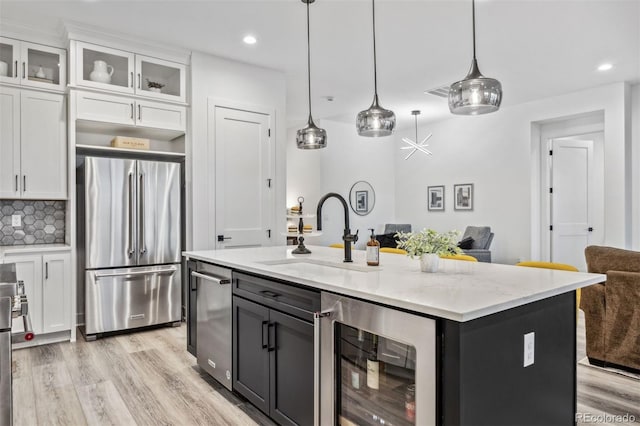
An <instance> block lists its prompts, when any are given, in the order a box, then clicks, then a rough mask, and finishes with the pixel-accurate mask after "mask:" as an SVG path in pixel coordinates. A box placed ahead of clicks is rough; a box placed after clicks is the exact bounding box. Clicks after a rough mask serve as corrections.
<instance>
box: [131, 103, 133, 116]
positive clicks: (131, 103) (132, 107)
mask: <svg viewBox="0 0 640 426" xmlns="http://www.w3.org/2000/svg"><path fill="white" fill-rule="evenodd" d="M131 119H132V120H133V102H132V103H131Z"/></svg>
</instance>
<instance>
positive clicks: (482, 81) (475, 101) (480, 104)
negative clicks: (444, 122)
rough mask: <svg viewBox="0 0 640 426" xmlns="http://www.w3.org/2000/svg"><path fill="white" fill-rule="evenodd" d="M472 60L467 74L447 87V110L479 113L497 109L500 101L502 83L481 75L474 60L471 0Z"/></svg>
mask: <svg viewBox="0 0 640 426" xmlns="http://www.w3.org/2000/svg"><path fill="white" fill-rule="evenodd" d="M471 17H472V18H471V22H472V31H473V60H472V61H471V68H470V69H469V72H468V73H467V76H466V77H465V78H464V79H462V80H460V81H457V82H455V83H453V84H452V85H451V87H450V88H449V111H451V112H452V113H453V114H457V115H479V114H487V113H490V112H494V111H497V110H498V109H499V108H500V102H502V84H500V82H499V81H498V80H496V79H494V78H488V77H485V76H483V75H482V73H481V72H480V69H479V68H478V61H477V60H476V3H475V0H471Z"/></svg>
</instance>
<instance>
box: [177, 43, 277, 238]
mask: <svg viewBox="0 0 640 426" xmlns="http://www.w3.org/2000/svg"><path fill="white" fill-rule="evenodd" d="M212 99H217V100H227V101H229V102H230V103H232V104H234V105H238V104H241V105H246V106H247V107H248V108H250V107H251V106H260V107H269V108H273V109H275V111H276V113H275V114H276V116H275V117H274V118H275V123H276V125H275V129H272V137H274V138H275V143H276V159H275V165H276V170H275V173H276V174H275V181H274V185H275V197H276V199H275V205H276V208H275V214H276V215H275V219H274V229H276V235H279V234H280V233H282V232H284V231H285V218H284V207H283V206H284V205H285V193H286V172H285V170H286V146H285V143H286V126H285V117H286V110H285V104H286V86H285V78H284V74H283V73H281V72H278V71H273V70H269V69H266V68H260V67H256V66H252V65H247V64H244V63H240V62H235V61H231V60H228V59H223V58H219V57H215V56H210V55H206V54H203V53H199V52H194V53H192V56H191V139H190V143H189V144H187V156H188V158H189V159H190V160H191V169H190V170H187V203H188V204H187V205H188V206H189V205H190V206H191V208H190V210H189V209H187V211H188V214H190V219H191V223H190V224H189V225H188V228H187V233H188V235H190V236H192V239H191V242H189V241H187V248H188V249H193V250H202V249H212V248H215V238H214V237H215V235H214V234H215V229H214V228H215V220H214V218H215V211H214V207H215V206H214V205H213V203H211V202H210V201H211V200H212V199H213V197H214V193H213V191H214V186H213V169H212V165H213V164H214V158H213V155H214V149H213V147H212V146H208V143H207V141H208V140H209V136H208V135H209V132H213V129H208V128H207V127H208V125H207V123H208V119H207V104H208V102H210V101H211V100H212ZM273 130H275V135H274V134H273Z"/></svg>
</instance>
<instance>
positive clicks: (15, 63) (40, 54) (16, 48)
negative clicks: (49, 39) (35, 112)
mask: <svg viewBox="0 0 640 426" xmlns="http://www.w3.org/2000/svg"><path fill="white" fill-rule="evenodd" d="M66 64H67V51H66V50H64V49H58V48H56V47H50V46H45V45H42V44H36V43H28V42H26V41H20V40H14V39H11V38H6V37H0V82H2V83H10V84H17V85H21V86H29V87H34V88H38V89H49V90H57V91H63V90H65V86H66V84H67V79H66V76H67V66H66Z"/></svg>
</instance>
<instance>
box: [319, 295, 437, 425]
mask: <svg viewBox="0 0 640 426" xmlns="http://www.w3.org/2000/svg"><path fill="white" fill-rule="evenodd" d="M315 325H316V327H315V332H316V348H317V349H316V352H317V353H316V377H315V382H316V392H315V395H316V419H315V421H316V425H341V426H354V425H358V426H361V425H385V426H408V425H420V426H423V425H434V424H435V423H436V330H435V321H434V320H432V319H429V318H426V317H421V316H417V315H412V314H409V313H406V312H401V311H398V310H395V309H389V308H385V307H383V306H379V305H375V304H372V303H367V302H363V301H360V300H356V299H351V298H347V297H342V296H337V295H334V294H330V293H323V294H322V311H321V312H319V313H318V314H316V324H315Z"/></svg>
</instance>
